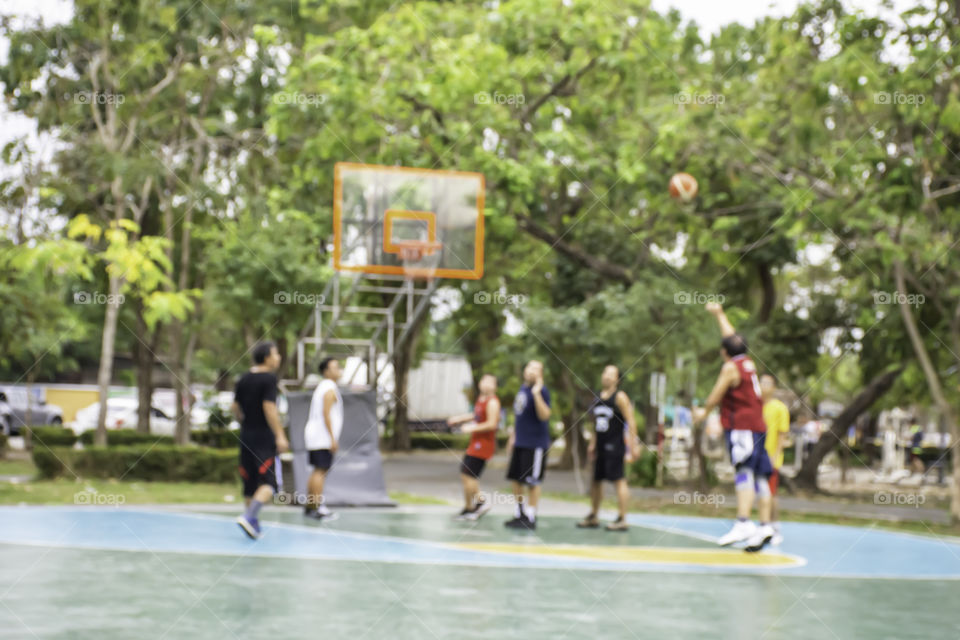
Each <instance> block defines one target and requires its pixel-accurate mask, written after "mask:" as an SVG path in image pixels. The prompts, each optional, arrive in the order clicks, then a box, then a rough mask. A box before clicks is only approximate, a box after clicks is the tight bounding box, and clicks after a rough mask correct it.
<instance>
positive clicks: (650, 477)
mask: <svg viewBox="0 0 960 640" xmlns="http://www.w3.org/2000/svg"><path fill="white" fill-rule="evenodd" d="M628 474H629V481H630V484H631V485H636V486H641V487H652V486H654V485H656V483H657V454H656V452H654V451H651V450H650V449H643V450H642V451H641V452H640V457H639V458H637V459H636V460H634V461H633V462H631V463H630V467H629V471H628Z"/></svg>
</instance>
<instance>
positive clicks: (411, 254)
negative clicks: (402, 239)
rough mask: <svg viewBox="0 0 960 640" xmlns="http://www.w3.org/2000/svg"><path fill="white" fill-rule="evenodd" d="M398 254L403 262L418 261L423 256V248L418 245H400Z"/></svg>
mask: <svg viewBox="0 0 960 640" xmlns="http://www.w3.org/2000/svg"><path fill="white" fill-rule="evenodd" d="M399 256H400V259H401V260H403V261H404V262H420V260H421V259H422V258H423V249H421V248H419V247H401V248H400V251H399Z"/></svg>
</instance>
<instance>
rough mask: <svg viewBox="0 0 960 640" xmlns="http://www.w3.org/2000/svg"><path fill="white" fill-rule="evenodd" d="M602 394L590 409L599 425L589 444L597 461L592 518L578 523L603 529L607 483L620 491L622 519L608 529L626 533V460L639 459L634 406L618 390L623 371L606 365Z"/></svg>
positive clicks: (591, 493) (591, 452) (591, 499)
mask: <svg viewBox="0 0 960 640" xmlns="http://www.w3.org/2000/svg"><path fill="white" fill-rule="evenodd" d="M600 384H601V387H602V388H601V390H600V393H599V394H598V395H597V398H596V400H595V401H594V403H593V407H592V408H591V409H590V411H591V413H592V414H593V417H594V422H595V424H596V432H595V433H594V437H593V439H592V440H590V447H589V449H588V450H587V455H588V457H589V458H590V459H592V460H593V461H594V466H593V484H592V485H591V486H590V501H591V510H590V515H588V516H587V517H586V518H584V519H583V520H581V521H580V522H578V523H577V526H578V527H580V528H587V529H595V528H597V527H599V526H600V521H599V520H597V512H598V511H599V509H600V501H601V500H603V482H604V480H608V481H610V482H612V483H613V484H614V486H615V487H616V488H617V500H618V502H619V506H620V516H619V517H618V518H617V520H616V521H615V522H611V523H610V524H608V525H607V526H606V529H607V531H626V530H627V520H626V517H627V501H628V500H629V498H630V491H629V489H628V487H627V478H626V476H625V475H624V468H623V467H624V458H625V457H626V454H627V452H628V451H629V453H630V459H631V460H633V459H635V458H636V457H637V453H638V444H637V443H638V441H637V423H636V421H635V420H634V419H633V405H632V404H631V403H630V398H628V397H627V394H626V393H624V392H623V391H621V390H619V389H618V388H617V387H618V385H619V384H620V369H619V367H617V366H616V365H614V364H611V365H607V366H606V367H605V368H604V370H603V375H602V376H601V378H600Z"/></svg>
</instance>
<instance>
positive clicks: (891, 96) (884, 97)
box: [873, 91, 927, 106]
mask: <svg viewBox="0 0 960 640" xmlns="http://www.w3.org/2000/svg"><path fill="white" fill-rule="evenodd" d="M926 101H927V96H925V95H923V94H922V93H901V92H899V91H894V92H893V93H890V92H889V91H877V92H876V93H874V94H873V102H874V104H911V105H917V106H920V105H921V104H923V103H924V102H926Z"/></svg>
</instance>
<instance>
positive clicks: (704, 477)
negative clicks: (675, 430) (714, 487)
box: [687, 424, 710, 493]
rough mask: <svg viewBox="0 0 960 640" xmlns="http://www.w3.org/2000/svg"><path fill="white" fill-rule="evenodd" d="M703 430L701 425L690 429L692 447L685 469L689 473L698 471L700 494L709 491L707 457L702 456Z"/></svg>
mask: <svg viewBox="0 0 960 640" xmlns="http://www.w3.org/2000/svg"><path fill="white" fill-rule="evenodd" d="M705 429H706V426H705V425H703V424H701V425H699V426H694V427H693V428H692V431H693V446H692V447H691V448H690V459H689V462H688V464H687V468H689V469H690V471H691V472H692V471H693V470H694V469H697V470H698V478H697V488H698V489H699V490H700V492H701V493H706V492H707V491H708V490H709V489H710V487H709V477H708V476H709V474H708V472H707V457H706V456H705V455H703V434H704V430H705ZM694 463H696V465H694Z"/></svg>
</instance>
